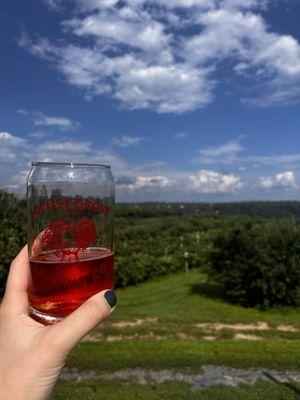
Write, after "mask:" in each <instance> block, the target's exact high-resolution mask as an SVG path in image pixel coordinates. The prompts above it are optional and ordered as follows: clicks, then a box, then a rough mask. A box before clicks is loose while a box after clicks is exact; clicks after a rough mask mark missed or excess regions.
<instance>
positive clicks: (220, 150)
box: [193, 140, 245, 164]
mask: <svg viewBox="0 0 300 400" xmlns="http://www.w3.org/2000/svg"><path fill="white" fill-rule="evenodd" d="M243 150H245V149H244V147H242V145H241V144H240V141H239V140H233V141H230V142H227V143H225V144H221V145H219V146H212V147H207V148H204V149H201V150H199V151H198V154H199V156H198V157H196V158H195V159H194V160H193V161H194V162H196V163H202V164H214V163H224V164H231V163H233V162H236V161H237V155H238V154H239V153H241V152H242V151H243Z"/></svg>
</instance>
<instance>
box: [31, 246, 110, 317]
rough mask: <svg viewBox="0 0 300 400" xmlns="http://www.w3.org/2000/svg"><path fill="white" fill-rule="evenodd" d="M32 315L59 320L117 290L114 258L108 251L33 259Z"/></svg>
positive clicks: (49, 253) (60, 252)
mask: <svg viewBox="0 0 300 400" xmlns="http://www.w3.org/2000/svg"><path fill="white" fill-rule="evenodd" d="M30 270H31V281H30V286H29V300H30V305H31V311H32V314H33V315H34V316H35V317H37V318H39V317H42V316H43V314H47V315H49V316H51V317H53V320H55V321H56V320H58V319H60V318H64V317H66V316H67V315H69V314H70V313H71V312H72V311H74V310H75V309H76V308H77V307H79V306H80V305H81V304H82V303H83V302H84V301H85V300H87V299H88V298H89V297H90V296H92V295H94V294H96V293H98V292H100V291H101V290H104V289H113V286H114V254H113V253H112V252H111V251H110V250H108V249H105V248H85V249H76V248H70V249H63V250H53V251H47V252H42V253H40V254H37V255H35V256H34V257H31V259H30Z"/></svg>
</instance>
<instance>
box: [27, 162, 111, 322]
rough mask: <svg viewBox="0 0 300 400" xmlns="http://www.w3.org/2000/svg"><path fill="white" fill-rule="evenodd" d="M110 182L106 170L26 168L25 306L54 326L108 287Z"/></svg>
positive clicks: (89, 166) (51, 165)
mask: <svg viewBox="0 0 300 400" xmlns="http://www.w3.org/2000/svg"><path fill="white" fill-rule="evenodd" d="M114 192H115V188H114V181H113V176H112V173H111V169H110V167H109V166H106V165H94V164H74V163H48V162H37V163H32V169H31V172H30V174H29V177H28V184H27V202H28V222H29V229H28V248H29V259H30V275H31V276H30V285H29V291H28V294H29V302H30V311H31V314H32V316H33V317H34V318H35V319H38V320H40V321H41V322H44V323H55V322H58V321H60V320H61V319H62V318H64V317H66V316H67V315H68V314H70V313H71V312H72V311H74V310H75V309H76V308H77V307H79V306H80V305H81V304H82V303H83V302H84V301H85V300H86V299H88V298H89V297H90V296H92V295H93V294H96V293H97V292H99V291H101V290H104V289H113V286H114V247H113V246H114V242H113V241H114Z"/></svg>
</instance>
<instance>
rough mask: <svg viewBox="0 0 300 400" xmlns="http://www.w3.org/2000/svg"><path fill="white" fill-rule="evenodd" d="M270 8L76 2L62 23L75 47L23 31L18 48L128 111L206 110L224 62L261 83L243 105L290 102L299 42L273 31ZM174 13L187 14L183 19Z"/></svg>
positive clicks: (245, 1) (299, 68)
mask: <svg viewBox="0 0 300 400" xmlns="http://www.w3.org/2000/svg"><path fill="white" fill-rule="evenodd" d="M45 1H46V0H45ZM49 2H50V3H53V4H59V3H60V2H57V1H53V0H52V1H51V0H49ZM267 4H269V5H270V6H271V4H272V3H271V2H268V1H263V0H260V1H258V0H168V1H167V2H166V1H162V0H126V1H124V2H122V4H120V3H119V2H118V1H116V0H102V1H101V0H86V1H84V0H78V1H77V5H78V6H79V8H78V7H77V8H76V7H75V9H74V10H73V13H72V18H71V19H66V20H65V21H63V24H62V26H63V29H64V30H68V32H70V33H71V34H72V35H73V36H72V37H73V38H74V40H72V43H65V44H60V45H55V44H52V43H50V42H49V41H48V40H47V39H40V40H37V41H36V42H32V41H31V40H30V39H29V38H28V37H27V36H26V35H24V34H23V35H22V37H21V38H20V45H21V46H23V47H25V48H27V49H28V50H29V51H30V52H31V53H32V54H34V55H36V56H38V57H41V58H44V59H46V60H47V61H50V62H52V63H54V64H55V65H56V67H57V69H58V70H59V71H60V73H62V74H63V75H64V77H65V79H66V81H67V82H68V83H69V84H71V85H74V86H76V87H78V88H79V89H81V90H83V92H84V95H85V97H86V98H87V99H91V98H92V97H93V96H100V95H101V96H103V95H105V96H110V97H111V98H112V99H115V100H118V102H119V104H120V105H121V106H122V107H126V108H128V109H151V110H154V111H156V112H159V113H182V112H187V111H193V110H196V109H198V108H201V107H205V106H206V105H207V104H209V103H210V102H211V101H212V100H213V99H214V93H213V92H214V88H215V86H216V84H217V82H216V79H215V75H214V74H215V73H216V72H217V70H218V68H219V64H220V63H221V62H222V61H227V60H230V62H231V63H232V64H234V66H233V73H236V74H243V75H245V76H246V77H247V78H252V79H253V80H254V82H255V83H260V84H258V85H257V87H259V88H261V89H259V91H257V92H256V95H255V96H254V97H252V98H247V99H244V102H245V103H246V104H250V105H252V106H270V105H274V104H286V103H289V102H293V101H296V99H298V97H299V95H300V88H299V85H300V44H299V42H298V40H297V39H296V38H294V37H292V36H291V35H283V34H279V33H276V32H272V31H271V30H270V29H269V27H268V26H267V23H266V21H265V20H264V19H263V17H262V15H261V14H260V13H259V12H260V9H263V8H266V7H267ZM177 8H184V9H185V10H184V12H181V14H178V10H176V9H177ZM82 11H89V13H88V14H86V13H82ZM183 26H186V27H189V28H192V29H182V27H183ZM197 31H198V33H194V32H197ZM69 37H70V35H69ZM78 37H81V38H88V39H90V40H89V41H87V42H82V41H81V42H78V41H77V40H76V38H78ZM79 43H80V44H79ZM83 43H85V45H83ZM208 66H209V68H208Z"/></svg>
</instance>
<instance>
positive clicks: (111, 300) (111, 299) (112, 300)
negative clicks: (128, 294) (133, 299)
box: [104, 290, 117, 308]
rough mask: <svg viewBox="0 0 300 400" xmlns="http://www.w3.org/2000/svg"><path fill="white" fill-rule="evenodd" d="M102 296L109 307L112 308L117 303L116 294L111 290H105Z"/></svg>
mask: <svg viewBox="0 0 300 400" xmlns="http://www.w3.org/2000/svg"><path fill="white" fill-rule="evenodd" d="M104 297H105V300H106V301H107V303H108V304H109V306H110V307H111V308H113V307H114V306H115V305H116V304H117V296H116V295H115V293H114V292H113V291H112V290H108V291H107V292H105V293H104Z"/></svg>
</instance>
